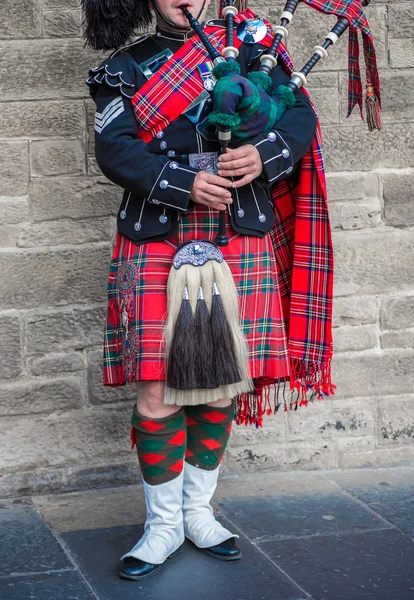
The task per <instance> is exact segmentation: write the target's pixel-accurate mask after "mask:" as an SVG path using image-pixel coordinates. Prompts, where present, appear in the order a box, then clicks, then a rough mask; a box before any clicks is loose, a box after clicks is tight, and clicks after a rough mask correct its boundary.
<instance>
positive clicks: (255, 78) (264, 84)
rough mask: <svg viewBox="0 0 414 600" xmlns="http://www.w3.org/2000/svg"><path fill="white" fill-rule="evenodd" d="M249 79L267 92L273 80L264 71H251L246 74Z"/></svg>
mask: <svg viewBox="0 0 414 600" xmlns="http://www.w3.org/2000/svg"><path fill="white" fill-rule="evenodd" d="M247 77H248V79H249V81H251V82H252V83H254V84H255V85H257V87H259V88H261V89H262V90H263V91H264V92H267V91H268V90H270V88H271V87H272V84H273V81H272V78H271V77H269V75H266V73H261V72H260V71H253V72H252V73H249V74H248V75H247Z"/></svg>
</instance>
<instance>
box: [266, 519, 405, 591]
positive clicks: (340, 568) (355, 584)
mask: <svg viewBox="0 0 414 600" xmlns="http://www.w3.org/2000/svg"><path fill="white" fill-rule="evenodd" d="M260 547H261V549H262V550H263V551H264V552H265V553H266V555H267V556H269V557H270V558H271V559H272V560H273V561H274V562H275V563H277V564H278V565H280V566H281V567H282V568H283V569H284V570H285V571H286V573H288V574H289V575H290V576H291V577H292V578H294V580H295V581H296V582H298V583H299V584H300V585H302V586H303V587H304V588H305V589H306V591H307V592H309V593H310V594H311V597H312V598H314V599H315V600H391V599H395V600H397V599H398V600H413V598H414V572H413V565H414V544H413V540H412V539H410V538H409V537H408V536H406V535H404V534H403V533H401V532H400V531H397V530H395V529H389V530H386V531H370V532H365V533H361V534H356V533H354V534H339V535H327V536H320V537H313V538H309V539H303V538H301V539H290V540H284V541H277V542H268V543H263V544H261V545H260Z"/></svg>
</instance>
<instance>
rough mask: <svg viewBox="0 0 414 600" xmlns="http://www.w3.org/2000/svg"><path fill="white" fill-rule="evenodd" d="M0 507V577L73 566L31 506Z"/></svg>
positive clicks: (7, 503) (4, 503)
mask: <svg viewBox="0 0 414 600" xmlns="http://www.w3.org/2000/svg"><path fill="white" fill-rule="evenodd" d="M0 506H1V508H0V576H6V575H22V574H23V573H34V572H35V573H36V572H41V571H51V570H59V569H67V568H73V565H72V564H71V562H70V561H69V560H68V558H67V556H66V555H65V554H64V552H63V551H62V548H61V547H60V545H59V544H58V542H57V541H56V539H55V537H54V536H53V534H52V533H51V531H50V530H49V528H48V527H47V525H46V523H45V522H44V520H43V519H42V518H41V516H40V515H39V514H38V512H37V511H36V509H35V508H34V507H33V506H27V505H20V506H19V505H14V504H12V503H9V502H2V503H1V504H0Z"/></svg>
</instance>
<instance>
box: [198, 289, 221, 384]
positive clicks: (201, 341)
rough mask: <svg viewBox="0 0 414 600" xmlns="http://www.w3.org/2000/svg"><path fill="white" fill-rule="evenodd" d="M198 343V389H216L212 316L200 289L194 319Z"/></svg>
mask: <svg viewBox="0 0 414 600" xmlns="http://www.w3.org/2000/svg"><path fill="white" fill-rule="evenodd" d="M194 329H195V336H196V342H195V344H194V346H195V348H194V349H195V354H194V356H193V361H194V362H195V379H196V382H197V385H196V387H198V388H210V389H211V388H216V387H218V383H216V382H215V381H214V374H213V369H212V365H213V337H212V331H211V321H210V314H209V312H208V308H207V304H206V301H205V299H204V294H203V289H202V288H201V286H200V288H199V289H198V295H197V306H196V311H195V317H194Z"/></svg>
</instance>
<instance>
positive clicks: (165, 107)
mask: <svg viewBox="0 0 414 600" xmlns="http://www.w3.org/2000/svg"><path fill="white" fill-rule="evenodd" d="M251 14H253V13H251ZM205 32H206V34H207V35H208V36H209V39H210V41H211V43H212V44H213V46H214V47H216V48H217V49H218V50H221V49H222V48H223V47H224V44H223V42H224V41H225V36H224V35H223V28H222V27H217V26H215V27H212V26H209V25H206V26H205ZM234 43H235V47H239V46H240V44H241V41H240V40H238V39H237V38H236V39H235V42H234ZM206 60H209V55H208V52H207V51H206V49H205V48H204V46H203V44H202V43H201V40H200V38H199V37H198V36H193V37H192V38H190V39H189V40H188V42H187V43H186V44H184V45H183V46H182V47H181V48H180V49H179V50H178V51H177V52H176V53H175V54H174V56H172V57H171V58H170V60H168V61H167V62H166V63H165V64H164V65H163V66H162V67H161V68H160V69H159V70H158V71H157V72H156V73H155V74H154V75H153V76H152V77H151V79H150V80H148V81H147V83H146V84H144V85H143V86H142V88H140V89H139V90H138V92H137V93H136V94H135V96H134V97H133V98H132V101H131V102H132V106H133V107H134V112H135V117H136V119H137V121H138V124H139V131H138V137H140V138H141V139H142V140H144V141H145V142H147V143H148V142H149V141H150V140H151V139H152V138H153V137H154V136H155V135H156V134H157V133H158V132H160V131H162V130H163V129H165V128H166V127H167V126H168V125H169V124H170V123H172V122H173V121H174V120H175V119H176V118H177V117H179V116H180V115H181V114H183V112H184V111H185V110H186V109H187V108H188V107H189V106H190V104H191V102H193V100H194V99H195V98H197V96H198V95H199V94H201V92H202V91H203V89H204V87H203V82H202V80H201V77H200V76H199V75H198V73H197V70H196V69H195V67H196V66H197V65H199V64H200V63H202V62H204V61H206ZM172 94H174V102H171V95H172Z"/></svg>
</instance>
